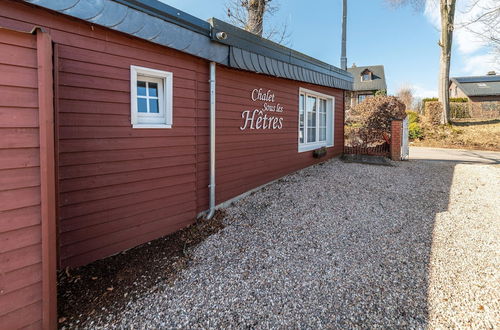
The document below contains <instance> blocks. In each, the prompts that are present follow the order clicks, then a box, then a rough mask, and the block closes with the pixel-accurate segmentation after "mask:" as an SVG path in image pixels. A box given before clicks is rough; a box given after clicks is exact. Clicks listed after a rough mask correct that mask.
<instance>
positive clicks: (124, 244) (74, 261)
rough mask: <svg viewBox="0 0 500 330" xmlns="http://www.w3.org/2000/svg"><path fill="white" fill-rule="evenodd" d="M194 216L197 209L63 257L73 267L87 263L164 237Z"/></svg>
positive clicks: (184, 224)
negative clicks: (74, 254)
mask: <svg viewBox="0 0 500 330" xmlns="http://www.w3.org/2000/svg"><path fill="white" fill-rule="evenodd" d="M194 217H195V211H194V210H193V211H189V212H187V213H185V214H181V215H179V216H177V217H175V218H170V219H169V220H170V221H171V222H169V223H166V224H165V223H163V222H162V221H159V222H157V223H156V224H154V226H143V227H140V228H137V229H136V231H134V232H133V233H132V235H130V237H128V235H127V236H124V234H123V233H122V234H121V236H120V238H119V239H118V240H116V241H114V242H113V243H112V244H109V245H106V246H103V247H100V248H98V249H95V250H92V251H87V252H86V253H84V254H80V255H77V256H71V257H68V258H65V259H63V264H65V265H68V266H73V267H74V266H78V265H82V264H86V263H88V262H89V261H91V260H96V259H101V258H104V257H107V256H109V255H111V254H113V253H114V251H122V250H126V249H128V248H131V247H134V246H137V245H139V244H143V243H146V242H149V241H151V240H153V239H157V238H160V237H163V236H165V235H168V234H171V233H173V232H175V231H177V230H179V229H181V228H184V227H186V226H187V225H189V224H191V223H193V222H194ZM127 231H130V230H127ZM127 238H128V239H127ZM99 242H102V240H99ZM90 246H92V245H90ZM76 250H77V251H82V248H81V247H79V248H76Z"/></svg>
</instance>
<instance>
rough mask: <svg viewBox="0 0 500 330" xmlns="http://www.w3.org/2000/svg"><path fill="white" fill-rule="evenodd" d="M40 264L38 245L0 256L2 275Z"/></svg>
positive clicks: (40, 256) (39, 246)
mask: <svg viewBox="0 0 500 330" xmlns="http://www.w3.org/2000/svg"><path fill="white" fill-rule="evenodd" d="M40 262H42V253H41V245H40V244H35V245H31V246H28V247H24V248H21V249H18V250H14V251H9V252H7V253H2V254H0V265H2V272H4V273H8V272H11V271H14V270H16V269H21V268H24V267H27V266H31V265H34V264H38V263H40ZM0 310H1V309H0Z"/></svg>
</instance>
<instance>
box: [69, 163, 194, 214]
mask: <svg viewBox="0 0 500 330" xmlns="http://www.w3.org/2000/svg"><path fill="white" fill-rule="evenodd" d="M157 175H158V177H157V178H154V179H150V180H140V181H136V182H129V183H119V184H116V185H112V186H105V187H98V188H93V189H86V190H79V191H73V192H69V193H62V194H61V195H60V204H59V205H60V206H66V205H73V204H79V203H85V202H91V201H96V200H101V199H106V198H111V197H118V196H124V195H128V194H140V193H144V192H147V191H149V190H152V189H160V188H167V187H172V186H177V185H180V184H189V183H195V179H196V178H195V176H194V171H191V173H188V174H185V175H177V176H175V177H172V176H167V177H160V176H161V173H160V172H159V173H158V174H157Z"/></svg>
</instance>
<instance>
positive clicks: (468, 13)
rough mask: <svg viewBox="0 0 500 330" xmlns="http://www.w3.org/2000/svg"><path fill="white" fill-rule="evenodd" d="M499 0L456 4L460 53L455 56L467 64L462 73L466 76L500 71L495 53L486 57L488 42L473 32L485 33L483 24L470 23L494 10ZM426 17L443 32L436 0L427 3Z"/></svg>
mask: <svg viewBox="0 0 500 330" xmlns="http://www.w3.org/2000/svg"><path fill="white" fill-rule="evenodd" d="M496 1H498V0H463V1H457V8H456V12H455V26H456V27H455V31H454V34H453V36H454V49H456V50H458V54H456V55H459V56H460V57H461V58H462V60H463V62H464V64H465V65H464V67H463V68H461V70H460V71H463V72H464V73H466V74H470V75H484V74H485V73H486V72H488V71H491V70H499V68H498V67H499V64H498V58H497V59H495V57H494V55H492V54H485V52H486V51H487V50H488V45H487V42H486V41H485V40H484V39H483V38H481V36H480V35H478V34H477V33H474V32H472V31H483V30H485V29H486V28H485V26H484V24H483V23H482V22H481V21H479V22H475V23H472V24H468V23H470V22H473V21H474V19H475V18H477V17H479V16H480V15H481V14H482V13H484V11H485V8H493V7H494V6H495V2H496ZM497 6H498V5H497ZM425 16H426V17H427V19H428V20H429V22H430V23H431V24H432V25H433V26H434V27H435V28H436V29H438V30H439V29H440V21H441V19H440V13H439V3H438V1H437V0H427V1H426V5H425ZM471 30H472V31H471Z"/></svg>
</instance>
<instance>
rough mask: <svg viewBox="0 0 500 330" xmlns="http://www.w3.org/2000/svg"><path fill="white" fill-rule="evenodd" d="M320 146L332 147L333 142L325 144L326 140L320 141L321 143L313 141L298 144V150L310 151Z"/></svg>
mask: <svg viewBox="0 0 500 330" xmlns="http://www.w3.org/2000/svg"><path fill="white" fill-rule="evenodd" d="M322 147H327V148H330V147H333V144H327V143H326V142H321V143H314V144H302V145H300V144H299V152H306V151H311V150H315V149H319V148H322Z"/></svg>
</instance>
